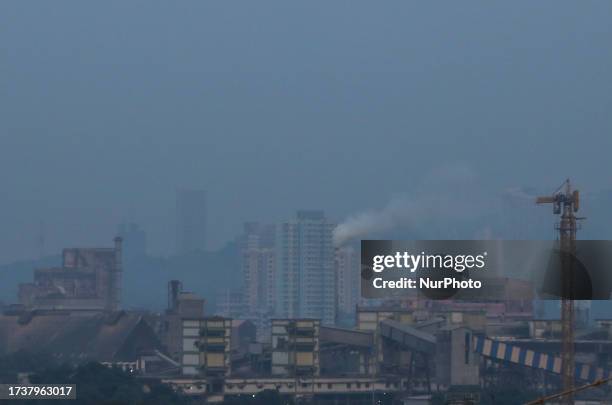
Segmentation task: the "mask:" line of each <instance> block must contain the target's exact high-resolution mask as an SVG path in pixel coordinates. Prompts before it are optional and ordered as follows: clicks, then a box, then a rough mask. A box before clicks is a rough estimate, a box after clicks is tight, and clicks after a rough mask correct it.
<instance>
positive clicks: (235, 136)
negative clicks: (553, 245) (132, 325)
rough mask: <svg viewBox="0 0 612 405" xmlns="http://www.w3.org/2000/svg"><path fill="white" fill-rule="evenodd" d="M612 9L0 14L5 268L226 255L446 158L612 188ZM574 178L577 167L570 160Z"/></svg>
mask: <svg viewBox="0 0 612 405" xmlns="http://www.w3.org/2000/svg"><path fill="white" fill-rule="evenodd" d="M610 21H612V2H609V1H581V2H576V1H537V2H534V1H511V2H510V1H508V2H491V1H447V2H412V1H385V2H372V1H368V2H365V1H305V2H286V1H274V2H269V1H235V2H234V1H232V2H226V1H221V2H213V1H180V2H171V1H163V2H162V1H129V2H125V1H104V2H88V1H53V2H24V1H17V0H15V1H3V2H0V184H1V185H2V194H1V195H2V200H1V202H0V224H1V225H2V226H0V246H2V248H1V249H0V262H8V261H12V260H16V259H21V258H30V257H34V256H36V254H37V247H36V237H37V233H38V227H39V222H40V221H41V220H42V221H44V223H45V229H46V230H45V233H46V247H45V249H46V250H47V253H55V252H56V251H58V250H59V249H60V248H61V247H63V246H66V245H78V246H80V245H97V244H110V243H111V239H112V236H113V235H114V233H115V230H116V226H117V224H118V223H119V222H121V221H135V222H138V223H140V224H141V225H142V227H143V228H144V229H145V230H146V231H147V233H148V235H149V240H150V250H151V252H152V253H154V254H168V253H171V252H172V250H173V246H174V191H175V189H176V188H179V187H191V188H205V189H207V190H208V192H209V216H210V229H209V231H210V237H209V239H210V241H211V247H212V248H214V247H218V246H221V245H222V244H223V243H224V242H225V241H227V240H229V239H231V238H233V237H234V236H235V235H236V234H237V233H238V232H239V230H240V224H241V222H242V221H245V220H252V219H260V220H264V221H276V220H280V219H284V218H287V217H289V216H290V215H291V214H292V212H293V211H294V210H295V209H297V208H303V207H306V208H322V209H325V210H326V211H327V212H328V213H329V214H330V215H331V216H333V217H334V218H336V219H338V220H341V219H343V218H345V217H346V216H347V215H350V214H352V213H355V212H359V211H362V210H367V209H374V208H377V207H383V206H385V204H387V203H388V201H389V200H390V199H391V198H392V197H393V196H394V195H396V194H398V193H405V192H407V191H409V190H410V189H411V187H413V186H414V185H415V184H417V183H419V182H421V181H422V180H420V179H421V178H423V176H425V175H427V174H428V173H431V172H432V171H435V170H436V169H437V168H439V167H442V166H446V165H451V166H452V165H455V164H459V165H464V166H467V167H469V168H470V170H471V171H473V172H474V173H476V174H477V176H478V179H479V180H478V181H479V183H480V184H481V185H482V188H483V189H484V190H490V193H491V194H494V193H495V192H496V191H498V190H501V189H504V188H506V187H515V186H522V185H532V186H535V187H542V188H544V189H546V188H550V189H551V191H552V189H554V188H555V187H556V186H557V185H558V184H559V183H560V182H561V181H562V180H563V179H564V178H565V177H567V176H572V178H573V179H574V180H575V182H576V183H577V184H578V185H579V186H580V187H581V188H582V189H583V190H600V189H607V188H610V187H612V180H611V178H610V172H611V171H610V153H611V151H612V115H611V111H612V24H611V23H610ZM561 164H563V165H565V167H560V165H561Z"/></svg>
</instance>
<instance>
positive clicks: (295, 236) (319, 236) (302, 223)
mask: <svg viewBox="0 0 612 405" xmlns="http://www.w3.org/2000/svg"><path fill="white" fill-rule="evenodd" d="M334 227H335V224H333V223H331V222H329V221H328V220H327V219H326V218H325V215H324V213H323V212H322V211H298V212H297V216H296V218H295V219H293V220H290V221H287V222H284V223H282V224H280V225H279V227H278V229H277V234H276V252H277V257H276V263H277V266H276V302H275V306H276V313H277V316H279V317H283V318H315V319H321V321H322V322H323V323H324V324H334V323H335V318H336V276H335V266H334V247H333V243H332V231H333V228H334Z"/></svg>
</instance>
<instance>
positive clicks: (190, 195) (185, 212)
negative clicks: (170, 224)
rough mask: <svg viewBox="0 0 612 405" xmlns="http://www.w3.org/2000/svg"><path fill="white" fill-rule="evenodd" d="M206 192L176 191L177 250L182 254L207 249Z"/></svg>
mask: <svg viewBox="0 0 612 405" xmlns="http://www.w3.org/2000/svg"><path fill="white" fill-rule="evenodd" d="M206 224H207V221H206V192H205V191H204V190H185V189H182V190H178V191H177V193H176V250H177V253H178V254H180V255H182V254H186V253H190V252H196V251H203V250H205V249H206Z"/></svg>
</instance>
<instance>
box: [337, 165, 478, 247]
mask: <svg viewBox="0 0 612 405" xmlns="http://www.w3.org/2000/svg"><path fill="white" fill-rule="evenodd" d="M488 203H490V201H487V199H485V198H483V193H482V191H481V188H480V187H478V186H477V185H476V176H475V175H474V173H473V172H472V171H471V170H470V169H469V168H468V167H466V166H463V165H459V166H452V167H445V168H443V169H440V170H437V171H435V172H433V173H431V174H430V175H428V176H426V177H425V179H424V180H423V183H422V184H420V185H418V186H417V187H415V191H414V192H412V193H410V194H404V195H401V196H399V197H395V198H393V199H392V200H391V201H390V202H389V203H388V204H387V205H386V206H385V207H383V208H382V209H380V210H370V211H365V212H361V213H358V214H354V215H350V216H349V217H348V218H347V219H346V220H345V221H344V222H343V223H341V224H339V225H338V226H337V227H336V228H335V229H334V234H333V237H334V244H335V245H336V246H342V245H343V244H345V243H347V242H349V241H350V240H352V239H358V238H364V237H368V236H371V235H372V234H377V233H382V232H385V231H391V230H393V229H397V228H417V227H420V226H422V225H427V224H428V223H431V222H432V221H434V222H437V223H440V224H443V223H445V222H449V221H453V220H457V219H469V218H473V217H475V216H481V215H482V214H483V213H484V212H486V211H489V210H490V206H488Z"/></svg>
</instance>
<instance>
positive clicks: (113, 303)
mask: <svg viewBox="0 0 612 405" xmlns="http://www.w3.org/2000/svg"><path fill="white" fill-rule="evenodd" d="M114 242H115V246H114V247H113V248H71V249H64V250H63V253H62V265H61V267H52V268H45V269H36V270H35V271H34V282H33V283H26V284H20V285H19V293H18V297H19V302H20V303H21V304H22V305H23V306H24V307H25V308H27V309H47V310H50V309H67V310H73V311H74V310H82V311H115V310H117V309H119V307H120V303H121V284H122V272H123V268H122V246H121V243H122V240H121V238H119V237H117V238H115V240H114Z"/></svg>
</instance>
